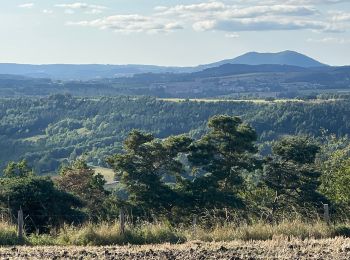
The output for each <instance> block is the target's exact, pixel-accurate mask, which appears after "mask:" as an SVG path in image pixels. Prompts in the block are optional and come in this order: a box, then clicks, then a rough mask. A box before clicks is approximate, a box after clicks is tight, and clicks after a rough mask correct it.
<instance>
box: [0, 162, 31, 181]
mask: <svg viewBox="0 0 350 260" xmlns="http://www.w3.org/2000/svg"><path fill="white" fill-rule="evenodd" d="M31 175H34V173H33V170H32V169H31V168H30V167H29V166H28V164H27V161H26V160H22V161H20V162H18V163H16V162H10V163H9V164H8V165H7V166H6V168H5V170H4V177H6V178H15V177H28V176H31Z"/></svg>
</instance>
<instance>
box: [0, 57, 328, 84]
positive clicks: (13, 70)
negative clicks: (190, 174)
mask: <svg viewBox="0 0 350 260" xmlns="http://www.w3.org/2000/svg"><path fill="white" fill-rule="evenodd" d="M223 64H245V65H263V64H274V65H290V66H298V67H305V68H310V67H322V66H325V65H324V64H322V63H320V62H318V61H316V60H314V59H312V58H310V57H308V56H305V55H303V54H300V53H297V52H293V51H284V52H279V53H257V52H250V53H246V54H244V55H242V56H239V57H237V58H234V59H227V60H223V61H218V62H214V63H211V64H204V65H200V66H194V67H166V66H153V65H142V64H140V65H138V64H127V65H112V64H76V65H73V64H48V65H31V64H14V63H0V74H11V75H22V76H28V77H33V78H51V79H55V80H93V79H101V78H115V77H124V76H128V77H130V76H132V75H135V74H142V73H191V72H198V71H202V70H204V69H207V68H213V67H218V66H221V65H223Z"/></svg>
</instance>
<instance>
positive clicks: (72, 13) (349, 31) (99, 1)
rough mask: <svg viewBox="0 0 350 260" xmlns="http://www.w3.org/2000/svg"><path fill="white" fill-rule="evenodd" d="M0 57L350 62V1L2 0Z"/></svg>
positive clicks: (37, 61) (124, 61) (69, 60)
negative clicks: (275, 55)
mask: <svg viewBox="0 0 350 260" xmlns="http://www.w3.org/2000/svg"><path fill="white" fill-rule="evenodd" d="M0 35H1V37H0V63H26V64H53V63H65V64H92V63H93V64H154V65H166V66H193V65H199V64H206V63H210V62H215V61H219V60H223V59H229V58H234V57H236V56H239V55H241V54H243V53H246V52H250V51H257V52H279V51H283V50H294V51H298V52H300V53H303V54H306V55H309V56H311V57H313V58H315V59H317V60H319V61H321V62H323V63H327V64H330V65H350V0H222V1H216V0H214V1H210V0H208V1H205V0H186V1H185V0H159V1H153V0H86V1H83V0H82V1H81V2H75V1H67V0H62V1H52V0H40V1H39V0H37V1H35V0H32V1H31V0H28V1H23V0H22V1H19V0H0Z"/></svg>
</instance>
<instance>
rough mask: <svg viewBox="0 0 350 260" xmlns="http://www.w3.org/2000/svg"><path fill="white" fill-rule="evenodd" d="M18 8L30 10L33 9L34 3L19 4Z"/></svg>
mask: <svg viewBox="0 0 350 260" xmlns="http://www.w3.org/2000/svg"><path fill="white" fill-rule="evenodd" d="M18 7H19V8H28V9H30V8H33V7H34V3H25V4H20V5H19V6H18Z"/></svg>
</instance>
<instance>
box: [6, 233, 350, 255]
mask: <svg viewBox="0 0 350 260" xmlns="http://www.w3.org/2000/svg"><path fill="white" fill-rule="evenodd" d="M0 259H237V260H238V259H251V260H253V259H350V239H345V238H335V239H323V240H313V239H311V240H304V241H302V240H295V239H282V238H275V239H274V240H271V241H252V242H241V241H235V242H228V243H203V242H190V243H187V244H180V245H169V244H166V245H146V246H122V247H117V246H110V247H4V248H0Z"/></svg>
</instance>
